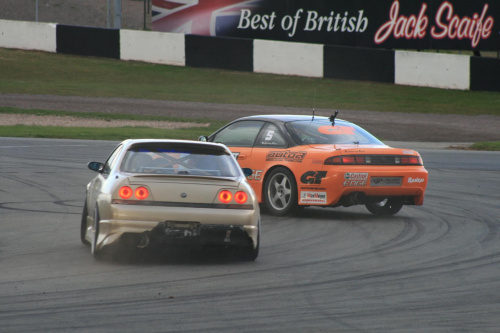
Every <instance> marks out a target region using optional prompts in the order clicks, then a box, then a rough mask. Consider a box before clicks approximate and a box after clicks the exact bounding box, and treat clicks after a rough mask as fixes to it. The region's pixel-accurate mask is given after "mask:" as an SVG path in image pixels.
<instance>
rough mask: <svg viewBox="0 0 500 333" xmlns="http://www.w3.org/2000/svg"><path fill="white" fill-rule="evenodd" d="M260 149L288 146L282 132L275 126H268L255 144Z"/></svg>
mask: <svg viewBox="0 0 500 333" xmlns="http://www.w3.org/2000/svg"><path fill="white" fill-rule="evenodd" d="M255 146H258V147H271V146H272V147H283V146H286V140H285V138H283V135H282V134H281V131H280V130H279V128H278V127H277V126H276V125H274V124H267V125H266V126H265V127H264V129H263V130H262V131H261V132H260V134H259V136H258V137H257V141H256V142H255Z"/></svg>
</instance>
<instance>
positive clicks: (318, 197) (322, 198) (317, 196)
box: [300, 191, 326, 204]
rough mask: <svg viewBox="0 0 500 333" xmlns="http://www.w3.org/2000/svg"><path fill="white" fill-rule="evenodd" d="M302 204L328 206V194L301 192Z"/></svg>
mask: <svg viewBox="0 0 500 333" xmlns="http://www.w3.org/2000/svg"><path fill="white" fill-rule="evenodd" d="M300 203H304V204H326V192H312V191H302V192H300Z"/></svg>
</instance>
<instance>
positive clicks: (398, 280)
mask: <svg viewBox="0 0 500 333" xmlns="http://www.w3.org/2000/svg"><path fill="white" fill-rule="evenodd" d="M115 144H116V142H109V141H78V140H50V139H20V138H0V168H1V173H0V184H1V187H0V221H1V226H2V232H1V234H0V267H1V273H0V332H86V331H93V332H102V331H104V332H107V331H116V332H138V331H140V332H170V331H176V332H189V331H204V332H234V331H238V332H260V331H276V332H339V331H346V332H498V327H500V317H499V316H498V314H499V313H500V293H499V290H500V279H499V276H500V234H499V226H500V220H499V216H500V204H499V203H500V193H499V191H498V189H499V188H500V177H499V176H500V153H498V152H476V151H465V150H443V149H425V148H424V149H420V153H421V154H422V156H423V158H424V162H425V164H426V168H427V169H428V171H429V175H430V176H429V177H430V181H429V186H428V190H427V195H426V198H425V203H424V205H423V206H418V207H417V206H407V207H404V208H403V209H402V211H401V212H400V213H399V214H397V215H396V216H394V217H390V218H377V217H374V216H372V215H371V214H369V213H368V211H367V210H366V209H365V208H364V207H362V206H356V207H350V208H335V209H319V208H317V209H306V210H305V211H304V213H303V214H302V215H301V216H295V217H279V218H277V217H274V216H271V215H269V214H267V213H265V212H264V213H263V215H262V239H261V241H262V242H261V252H260V255H259V257H258V258H257V260H256V261H255V262H240V261H235V260H233V259H232V258H231V257H229V256H227V255H226V254H225V253H199V252H198V253H197V252H194V253H174V252H173V253H164V254H155V253H146V254H140V255H135V256H134V257H132V258H130V257H129V258H128V259H127V258H123V259H118V260H115V261H109V260H104V261H96V260H94V259H93V258H92V256H91V255H90V251H89V248H88V247H86V246H84V245H83V244H81V242H80V239H79V225H80V217H81V211H82V204H83V200H84V193H85V185H86V183H87V182H88V181H90V179H91V178H92V177H93V176H94V173H93V172H92V171H90V170H88V169H87V168H86V163H87V162H88V161H90V160H98V161H103V160H105V158H106V157H107V155H108V154H109V152H110V151H111V149H112V148H113V147H114V146H115Z"/></svg>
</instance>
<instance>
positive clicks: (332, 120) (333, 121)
mask: <svg viewBox="0 0 500 333" xmlns="http://www.w3.org/2000/svg"><path fill="white" fill-rule="evenodd" d="M338 114H339V112H338V111H335V115H333V114H332V115H331V116H330V121H331V122H332V126H335V118H337V115H338Z"/></svg>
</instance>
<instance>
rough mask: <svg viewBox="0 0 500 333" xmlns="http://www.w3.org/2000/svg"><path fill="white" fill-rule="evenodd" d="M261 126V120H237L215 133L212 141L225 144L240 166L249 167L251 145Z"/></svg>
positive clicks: (250, 162) (262, 124)
mask: <svg viewBox="0 0 500 333" xmlns="http://www.w3.org/2000/svg"><path fill="white" fill-rule="evenodd" d="M263 126H264V122H263V121H257V120H244V121H238V122H235V123H232V124H230V125H229V126H227V127H225V128H223V129H222V130H221V131H219V132H218V133H216V134H215V136H214V138H213V139H212V141H213V142H218V143H223V144H225V145H226V146H227V147H228V148H229V149H230V150H231V153H232V154H233V156H234V157H235V158H236V160H237V161H238V163H239V164H240V166H241V167H242V168H251V164H252V158H251V157H252V149H253V145H254V143H255V140H256V139H257V136H258V135H259V133H260V130H261V129H262V127H263Z"/></svg>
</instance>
